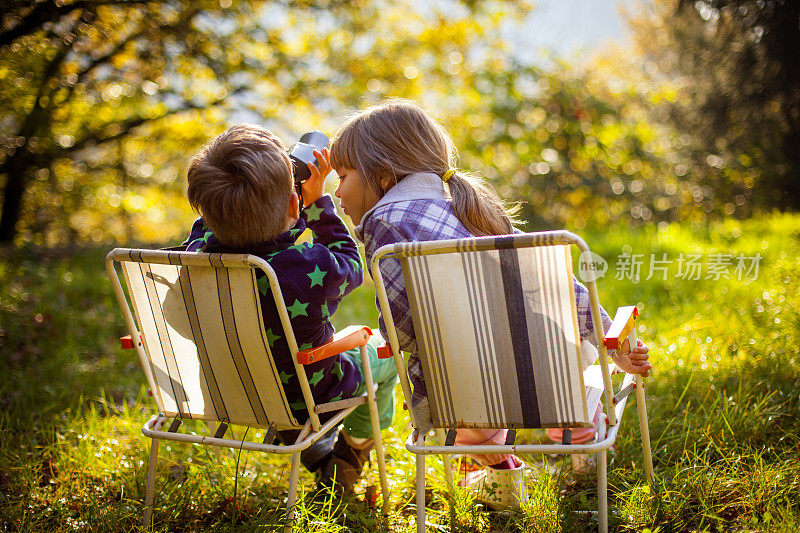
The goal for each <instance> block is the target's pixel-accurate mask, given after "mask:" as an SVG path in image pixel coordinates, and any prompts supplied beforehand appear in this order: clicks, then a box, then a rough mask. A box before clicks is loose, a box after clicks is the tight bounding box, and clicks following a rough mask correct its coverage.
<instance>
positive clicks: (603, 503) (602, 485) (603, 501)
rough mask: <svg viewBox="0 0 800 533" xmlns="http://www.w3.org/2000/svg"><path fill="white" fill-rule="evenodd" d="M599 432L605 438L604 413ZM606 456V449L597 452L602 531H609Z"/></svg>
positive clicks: (599, 424)
mask: <svg viewBox="0 0 800 533" xmlns="http://www.w3.org/2000/svg"><path fill="white" fill-rule="evenodd" d="M597 433H598V438H600V439H604V438H605V435H606V421H605V416H604V415H603V414H602V413H600V421H599V423H598V427H597ZM606 458H607V455H606V450H602V451H599V452H597V530H598V531H599V532H600V533H607V532H608V477H607V475H608V472H607V468H606Z"/></svg>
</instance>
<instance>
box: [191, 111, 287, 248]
mask: <svg viewBox="0 0 800 533" xmlns="http://www.w3.org/2000/svg"><path fill="white" fill-rule="evenodd" d="M188 179H189V188H188V190H187V192H186V194H187V196H188V198H189V203H190V204H191V206H192V207H193V208H194V209H195V210H197V211H198V212H200V214H201V215H202V216H203V220H204V221H205V223H206V224H207V225H208V227H209V228H211V231H212V232H213V233H214V235H215V236H216V237H217V239H219V240H220V242H222V243H223V244H225V245H227V246H232V247H237V248H241V247H244V246H251V245H255V244H260V243H263V242H264V241H267V240H269V239H271V238H273V237H275V236H276V235H278V234H280V233H282V232H283V231H284V229H285V226H286V215H287V209H288V206H289V198H290V195H291V194H292V188H293V179H292V162H291V160H290V159H289V155H288V154H287V153H286V148H285V147H284V146H283V143H281V141H280V139H278V138H277V137H276V136H275V135H273V134H272V133H271V132H270V131H269V130H266V129H264V128H262V127H260V126H256V125H253V124H238V125H236V126H233V127H231V128H229V129H228V130H227V131H225V132H224V133H221V134H220V135H218V136H217V137H215V138H214V139H212V140H211V142H209V143H208V144H207V145H206V146H205V147H204V148H203V150H202V151H200V153H198V154H197V155H196V156H194V158H192V162H191V164H190V165H189V171H188Z"/></svg>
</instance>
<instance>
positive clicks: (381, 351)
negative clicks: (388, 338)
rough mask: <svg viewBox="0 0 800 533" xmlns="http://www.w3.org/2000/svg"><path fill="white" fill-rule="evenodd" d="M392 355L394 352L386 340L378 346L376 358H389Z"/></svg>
mask: <svg viewBox="0 0 800 533" xmlns="http://www.w3.org/2000/svg"><path fill="white" fill-rule="evenodd" d="M392 357H394V352H392V347H391V346H390V345H389V343H388V342H384V343H383V345H381V346H378V359H391V358H392Z"/></svg>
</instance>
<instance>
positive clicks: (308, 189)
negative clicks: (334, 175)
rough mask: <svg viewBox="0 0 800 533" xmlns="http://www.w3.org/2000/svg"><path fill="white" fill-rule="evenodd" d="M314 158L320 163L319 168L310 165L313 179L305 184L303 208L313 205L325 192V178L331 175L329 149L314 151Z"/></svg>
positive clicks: (303, 186)
mask: <svg viewBox="0 0 800 533" xmlns="http://www.w3.org/2000/svg"><path fill="white" fill-rule="evenodd" d="M314 157H316V158H317V161H318V162H319V168H317V166H316V165H315V164H314V163H309V164H308V169H309V170H310V171H311V177H310V178H308V179H307V180H306V181H304V182H303V185H302V188H303V207H308V206H309V205H311V204H313V203H314V202H316V201H317V200H319V198H320V197H321V196H322V194H323V192H325V177H326V176H327V175H328V174H330V173H331V170H332V169H331V160H330V155H329V153H328V149H327V148H323V149H322V151H321V152H320V151H319V150H314Z"/></svg>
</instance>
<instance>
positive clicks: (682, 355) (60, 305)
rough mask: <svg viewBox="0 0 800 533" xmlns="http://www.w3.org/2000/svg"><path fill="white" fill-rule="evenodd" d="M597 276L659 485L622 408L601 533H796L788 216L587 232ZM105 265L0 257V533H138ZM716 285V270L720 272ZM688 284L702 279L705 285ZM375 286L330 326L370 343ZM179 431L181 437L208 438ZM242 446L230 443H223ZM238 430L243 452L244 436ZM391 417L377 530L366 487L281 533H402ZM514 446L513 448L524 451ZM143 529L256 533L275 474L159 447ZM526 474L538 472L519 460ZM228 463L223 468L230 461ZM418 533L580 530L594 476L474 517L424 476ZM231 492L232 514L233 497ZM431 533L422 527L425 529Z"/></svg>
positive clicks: (799, 273) (93, 259) (474, 511)
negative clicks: (636, 377) (695, 261)
mask: <svg viewBox="0 0 800 533" xmlns="http://www.w3.org/2000/svg"><path fill="white" fill-rule="evenodd" d="M582 236H583V237H584V238H585V240H586V241H587V242H588V243H589V245H590V246H592V248H593V249H594V250H595V251H596V252H597V253H599V254H600V255H602V256H603V257H605V258H606V259H609V260H610V263H611V268H610V269H609V272H608V273H607V275H606V278H605V279H603V280H601V281H600V283H599V288H600V296H601V301H602V302H603V303H604V305H605V307H606V309H608V310H609V311H613V309H615V308H616V307H617V306H619V305H627V304H631V303H635V304H637V305H639V307H640V309H641V311H642V320H641V321H640V326H639V328H640V332H639V334H640V336H641V337H643V338H644V339H645V340H646V342H647V343H648V344H649V345H650V347H651V354H652V361H653V363H654V366H655V372H654V375H653V377H652V378H651V379H650V380H649V386H648V394H649V403H648V412H649V414H650V432H651V436H652V440H653V455H654V460H655V465H656V476H657V483H656V484H655V486H654V487H652V488H650V487H648V486H647V485H646V484H645V483H644V476H643V471H642V461H641V449H640V447H639V440H638V439H639V434H638V429H637V427H636V425H635V423H634V421H635V419H636V417H635V406H633V405H632V406H631V407H633V409H632V410H631V411H630V412H629V413H628V414H627V417H626V418H627V420H626V421H625V422H624V426H625V427H623V429H622V431H621V433H620V437H619V439H618V441H617V449H616V453H615V454H614V455H613V457H611V459H610V462H609V466H610V476H609V489H610V497H609V521H610V525H611V528H612V529H613V530H618V531H627V530H631V531H641V530H645V529H651V530H654V531H655V530H658V531H695V530H698V531H705V530H709V531H717V530H747V531H795V530H796V529H798V527H800V350H798V342H800V291H799V290H798V287H799V286H800V216H796V215H792V216H790V215H777V214H776V215H772V216H768V217H765V218H763V219H759V220H750V221H743V222H740V221H727V222H725V223H723V224H717V225H711V226H696V227H690V226H688V225H678V224H672V225H670V226H668V227H662V228H661V229H660V230H659V229H656V228H646V229H642V228H639V229H636V230H634V229H628V228H617V229H614V230H610V231H600V230H595V231H588V232H583V233H582ZM623 251H628V252H629V253H632V254H644V257H643V259H644V265H643V269H642V274H643V278H646V277H647V267H648V264H649V258H650V254H651V253H653V254H656V255H657V257H659V258H660V257H661V254H662V253H666V254H668V258H671V259H677V258H678V256H679V254H680V253H684V254H689V253H698V254H702V256H703V258H702V259H703V261H706V260H708V259H709V256H710V255H711V254H713V253H726V254H733V255H737V254H740V253H741V254H744V255H745V256H754V255H755V254H756V253H760V254H761V255H762V257H763V260H762V262H761V265H760V272H759V275H758V278H757V279H756V280H753V281H737V280H736V279H733V280H724V279H723V280H718V281H717V280H713V279H708V280H707V279H700V280H682V279H677V278H675V277H674V274H675V265H674V264H673V266H672V271H671V272H670V276H671V277H670V279H669V280H667V281H661V280H658V279H650V280H647V279H643V280H642V281H640V282H639V283H633V282H632V281H630V280H627V279H625V280H616V279H614V274H615V270H614V262H615V260H616V257H617V256H618V255H619V254H620V253H622V252H623ZM106 252H107V250H106V249H97V248H87V249H79V250H73V251H71V252H69V253H65V252H59V251H52V250H37V249H23V250H16V251H4V252H3V255H2V258H0V362H2V364H3V368H4V376H3V379H2V380H0V429H2V436H3V438H2V440H0V529H2V530H9V531H18V530H19V531H70V530H80V531H84V530H91V531H129V530H132V529H136V528H138V527H139V524H140V520H141V518H140V517H141V512H142V501H143V499H144V483H145V476H146V466H147V452H148V448H147V444H148V440H147V439H145V438H144V437H143V436H141V433H140V428H141V426H142V424H143V423H144V421H145V420H146V419H147V418H148V417H149V416H150V414H151V413H152V412H153V409H154V404H153V402H152V399H150V398H148V397H147V396H146V394H145V388H144V387H143V385H142V383H143V376H142V374H141V371H140V370H139V367H138V362H137V361H136V359H135V355H134V354H133V353H132V352H129V351H123V350H121V349H119V348H118V337H119V336H120V335H122V334H123V333H124V325H123V322H122V319H121V315H120V313H119V310H118V308H117V306H116V303H115V302H114V300H113V295H112V292H111V287H110V285H109V283H108V281H107V279H106V275H105V271H104V267H103V258H104V256H105V253H106ZM731 270H732V269H731ZM703 277H705V273H704V275H703ZM372 294H373V293H372V287H369V286H365V287H362V288H360V289H358V290H357V291H356V292H355V293H354V294H353V295H352V296H351V297H349V299H347V300H345V303H344V304H343V305H342V307H341V308H340V310H339V312H338V314H337V316H336V323H337V326H339V327H340V326H342V325H345V324H348V323H366V324H369V325H375V324H376V316H377V313H376V312H375V306H374V299H373V296H372ZM187 425H189V426H190V427H189V429H190V430H194V431H197V432H203V431H206V430H205V428H204V427H203V426H194V425H192V424H187ZM235 431H236V433H237V434H238V435H242V434H243V433H244V431H245V428H235ZM254 432H255V433H257V431H256V430H252V429H251V430H250V433H248V436H250V435H252V436H254V437H255V436H256V435H255V434H254ZM406 434H407V417H406V416H405V413H404V412H403V411H402V410H398V416H397V418H396V423H395V424H394V426H393V427H392V428H390V429H389V430H387V431H386V432H385V433H384V438H385V440H386V449H387V453H388V469H389V475H390V484H391V486H392V488H393V492H392V512H391V514H390V516H389V517H388V518H387V519H384V518H382V517H381V516H380V513H379V512H378V509H377V507H376V506H375V501H374V498H371V497H365V496H364V493H370V494H371V493H372V492H373V491H374V488H375V487H376V486H379V484H378V482H377V475H376V472H375V470H374V468H370V469H368V472H367V475H366V476H365V479H364V481H363V482H362V483H361V484H360V486H359V492H360V495H359V497H358V498H357V500H356V501H354V502H351V503H349V504H348V505H344V506H342V505H337V504H336V503H335V502H330V501H328V502H315V501H313V499H312V498H311V497H310V493H311V492H312V490H313V487H314V483H313V479H312V478H311V476H310V475H308V474H306V473H303V474H302V476H301V489H302V491H303V492H304V494H305V495H306V496H308V497H305V498H301V504H300V506H299V510H300V516H299V520H298V524H297V530H298V531H301V530H319V531H330V532H333V531H413V530H414V527H415V508H414V486H413V476H414V460H413V457H412V456H411V455H410V454H409V453H408V452H406V451H405V449H404V448H403V446H402V442H403V440H404V439H405V436H406ZM539 437H540V435H539V434H537V433H535V432H530V431H529V432H522V434H521V436H520V439H521V440H525V439H536V438H539ZM160 452H161V453H160V457H161V463H160V468H159V476H158V479H157V495H156V511H155V529H156V530H164V531H167V530H169V531H175V530H179V531H184V530H185V531H207V530H208V531H232V530H236V531H270V530H274V529H278V528H279V527H280V525H281V524H282V511H283V499H284V498H285V492H286V482H287V478H288V461H286V460H285V459H283V458H280V457H278V458H276V457H272V456H265V455H263V454H258V453H255V452H246V451H245V452H242V453H241V455H239V454H238V452H236V451H232V450H224V451H222V453H221V454H220V456H218V455H217V454H216V453H215V452H214V451H213V450H208V449H206V448H204V447H199V446H182V445H178V444H175V443H173V444H171V445H167V444H162V446H161V450H160ZM527 460H528V461H531V462H533V461H535V460H537V458H534V457H530V458H527ZM237 461H238V462H237ZM428 465H429V468H430V469H431V470H432V471H434V470H435V471H436V473H433V472H432V473H431V474H430V475H429V476H428V480H429V483H428V487H429V492H428V495H427V496H428V505H427V507H428V520H429V523H430V524H435V525H436V526H435V527H436V529H435V530H436V531H453V532H456V531H590V530H593V529H594V528H595V527H596V522H595V521H594V518H593V516H592V515H591V513H590V511H591V510H593V509H595V506H596V491H595V488H594V480H593V478H592V477H591V476H575V475H572V474H571V473H570V472H569V471H568V470H567V469H561V470H557V472H556V473H555V474H553V475H542V476H539V477H536V478H531V479H528V480H527V483H528V486H527V488H528V492H529V493H530V494H531V495H534V496H535V497H534V498H532V500H531V502H530V503H529V504H528V505H527V506H525V508H524V509H522V510H521V511H519V512H513V513H487V512H482V511H480V510H479V508H477V507H476V506H475V504H474V501H473V500H472V498H471V496H470V495H469V494H466V493H465V492H464V491H457V492H456V493H455V494H454V495H452V496H450V495H448V494H447V492H446V490H445V487H444V482H443V476H442V475H441V465H440V463H439V462H438V461H436V460H430V461H428ZM234 488H235V490H236V497H235V498H234ZM431 527H433V526H431Z"/></svg>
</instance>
